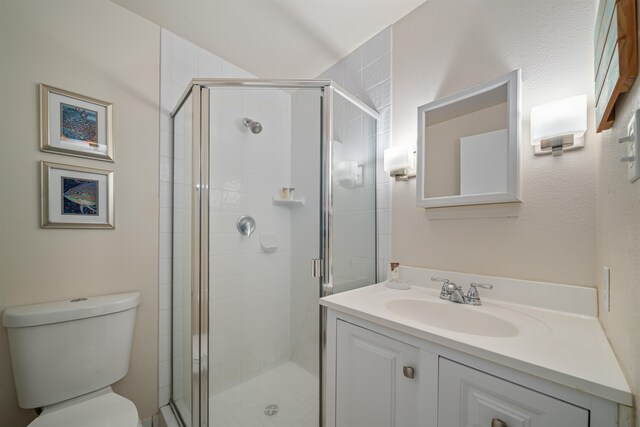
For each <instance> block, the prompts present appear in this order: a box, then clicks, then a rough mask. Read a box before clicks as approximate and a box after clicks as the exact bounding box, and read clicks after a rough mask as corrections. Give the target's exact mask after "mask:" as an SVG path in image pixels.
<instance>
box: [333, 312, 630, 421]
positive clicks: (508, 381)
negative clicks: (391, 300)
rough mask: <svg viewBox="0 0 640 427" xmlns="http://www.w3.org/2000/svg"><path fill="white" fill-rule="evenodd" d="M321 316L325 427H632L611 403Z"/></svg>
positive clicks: (346, 319) (337, 316) (392, 333)
mask: <svg viewBox="0 0 640 427" xmlns="http://www.w3.org/2000/svg"><path fill="white" fill-rule="evenodd" d="M327 316H328V328H327V337H326V339H327V347H326V348H327V353H326V383H325V384H326V388H325V396H324V397H325V412H324V414H325V425H326V426H327V427H375V426H380V427H392V426H393V427H417V426H420V427H525V426H526V427H589V426H591V427H618V426H625V427H626V426H629V425H631V424H625V422H627V423H628V422H629V421H628V420H623V421H618V420H619V418H622V417H621V416H620V414H619V412H618V405H617V404H616V403H614V402H611V401H607V400H604V399H601V398H598V397H596V396H592V395H589V394H587V393H584V392H581V391H579V390H575V389H571V388H568V387H565V386H560V385H558V384H555V383H553V382H550V381H547V380H543V379H540V378H537V377H533V376H531V375H528V374H524V373H522V372H517V371H514V370H512V369H510V368H506V367H503V366H500V365H497V364H495V363H493V362H491V361H487V360H483V359H478V358H477V357H474V356H470V355H468V354H464V353H461V352H458V351H456V350H454V349H451V348H447V347H443V346H441V345H438V344H434V343H432V342H430V341H426V340H424V339H420V338H416V337H413V336H410V335H407V334H405V333H402V332H399V331H396V330H394V329H390V328H389V327H386V326H382V325H378V324H376V323H372V322H370V321H368V320H364V319H359V318H357V317H355V316H352V315H349V314H346V313H340V312H336V311H334V310H331V309H329V310H328V315H327ZM411 376H413V378H411Z"/></svg>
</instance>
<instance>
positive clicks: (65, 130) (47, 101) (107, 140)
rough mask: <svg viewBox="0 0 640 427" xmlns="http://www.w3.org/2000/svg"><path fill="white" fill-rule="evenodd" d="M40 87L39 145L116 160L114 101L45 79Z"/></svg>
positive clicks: (68, 154) (73, 154) (64, 151)
mask: <svg viewBox="0 0 640 427" xmlns="http://www.w3.org/2000/svg"><path fill="white" fill-rule="evenodd" d="M0 1H1V0H0ZM39 88H40V149H41V150H42V151H47V152H50V153H57V154H64V155H67V156H77V157H86V158H90V159H95V160H103V161H106V162H113V151H114V147H113V104H111V103H110V102H106V101H101V100H99V99H96V98H91V97H88V96H85V95H81V94H79V93H74V92H69V91H67V90H64V89H58V88H55V87H52V86H48V85H45V84H42V83H41V84H40V85H39Z"/></svg>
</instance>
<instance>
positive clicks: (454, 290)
mask: <svg viewBox="0 0 640 427" xmlns="http://www.w3.org/2000/svg"><path fill="white" fill-rule="evenodd" d="M431 280H432V281H433V282H442V289H440V299H443V300H447V301H451V302H455V303H458V304H470V305H482V302H481V301H480V295H479V294H478V288H483V289H493V285H489V284H486V283H471V284H470V285H469V291H468V292H467V295H466V296H465V295H464V291H463V289H462V286H458V285H456V284H455V283H453V282H451V281H450V280H449V279H443V278H441V277H435V276H434V277H431Z"/></svg>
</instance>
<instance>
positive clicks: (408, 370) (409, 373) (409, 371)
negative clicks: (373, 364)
mask: <svg viewBox="0 0 640 427" xmlns="http://www.w3.org/2000/svg"><path fill="white" fill-rule="evenodd" d="M402 373H403V374H404V376H405V377H407V378H409V379H413V378H414V377H415V371H414V369H413V368H412V367H411V366H403V367H402ZM505 426H506V424H505Z"/></svg>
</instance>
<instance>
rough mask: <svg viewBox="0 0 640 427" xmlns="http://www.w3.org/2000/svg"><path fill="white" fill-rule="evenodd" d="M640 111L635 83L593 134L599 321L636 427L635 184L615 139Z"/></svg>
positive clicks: (639, 337) (638, 211)
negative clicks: (606, 281) (632, 403)
mask: <svg viewBox="0 0 640 427" xmlns="http://www.w3.org/2000/svg"><path fill="white" fill-rule="evenodd" d="M639 28H640V27H639ZM639 108H640V83H639V82H638V80H637V79H636V83H635V85H634V86H633V88H632V89H631V91H630V92H629V93H628V94H626V95H623V96H622V97H621V98H620V100H619V103H618V104H616V121H615V123H614V125H613V128H612V129H611V130H607V131H604V132H602V133H600V134H598V135H597V139H596V141H597V143H596V144H597V172H598V175H597V178H598V186H597V187H598V199H597V200H598V210H597V213H598V216H597V223H596V226H597V227H596V235H597V239H598V240H597V241H598V256H597V262H596V269H597V273H598V280H597V283H598V288H599V292H600V293H599V294H600V296H601V297H602V298H600V321H601V323H602V325H603V327H604V329H605V331H606V333H607V337H608V338H609V342H610V343H611V345H612V346H613V350H614V352H615V353H616V356H617V357H618V360H619V361H620V363H621V364H622V368H623V370H624V371H625V373H626V375H627V379H628V380H629V384H630V386H631V390H632V391H633V393H634V395H636V426H639V427H640V412H639V411H638V406H637V405H638V401H637V397H638V393H640V365H639V364H638V360H640V334H639V333H638V330H640V311H638V301H640V262H638V260H640V181H636V182H635V183H633V184H631V183H629V181H628V180H627V164H626V163H621V162H620V158H621V157H623V156H626V155H627V152H626V149H627V147H626V146H627V144H618V139H620V138H624V137H625V136H627V125H628V123H629V119H630V118H631V116H632V115H633V113H634V112H635V111H636V110H637V109H639ZM591 114H593V113H591ZM636 155H637V154H636ZM603 266H608V267H609V268H610V269H611V276H610V277H611V311H610V312H608V311H607V309H606V307H605V305H604V298H603V294H602V291H603V285H602V282H603V271H602V267H603Z"/></svg>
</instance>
